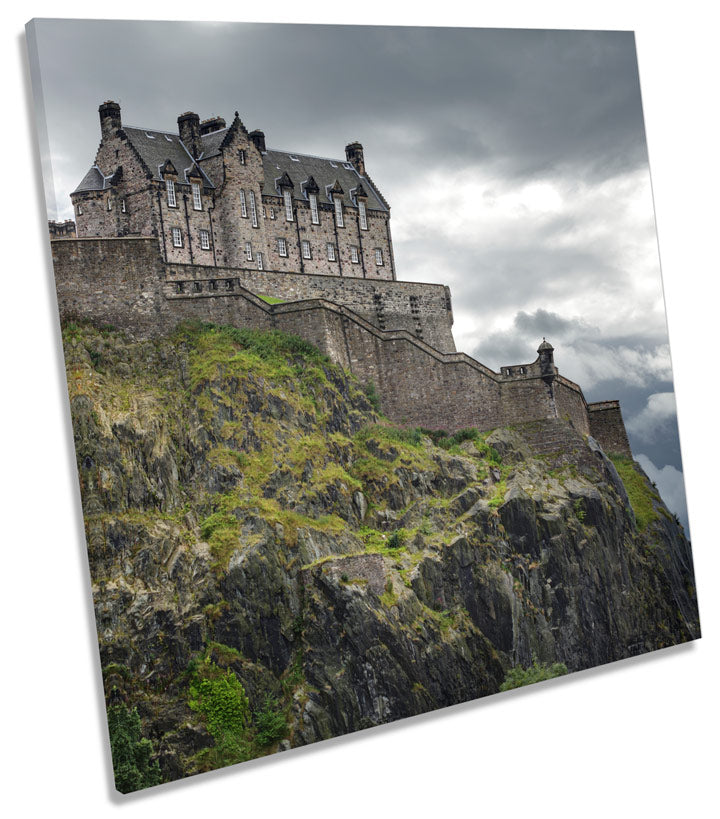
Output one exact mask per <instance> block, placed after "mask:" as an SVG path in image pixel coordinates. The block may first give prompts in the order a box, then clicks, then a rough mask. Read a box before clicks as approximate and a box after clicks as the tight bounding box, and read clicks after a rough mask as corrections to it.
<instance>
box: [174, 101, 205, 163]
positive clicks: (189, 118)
mask: <svg viewBox="0 0 720 819" xmlns="http://www.w3.org/2000/svg"><path fill="white" fill-rule="evenodd" d="M178 132H179V134H180V139H181V140H182V141H183V142H184V143H185V147H186V148H187V149H188V151H189V152H190V153H191V154H192V156H193V158H194V159H197V157H198V156H199V155H200V150H201V149H200V117H199V116H198V115H197V114H194V113H193V112H192V111H186V112H185V113H184V114H181V115H180V116H179V117H178Z"/></svg>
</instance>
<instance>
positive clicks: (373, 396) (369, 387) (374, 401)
mask: <svg viewBox="0 0 720 819" xmlns="http://www.w3.org/2000/svg"><path fill="white" fill-rule="evenodd" d="M363 392H364V393H365V397H366V398H367V400H368V401H369V402H370V406H371V407H372V408H373V409H374V410H375V412H380V396H379V395H378V392H377V390H376V389H375V382H374V381H368V382H367V384H365V386H364V387H363Z"/></svg>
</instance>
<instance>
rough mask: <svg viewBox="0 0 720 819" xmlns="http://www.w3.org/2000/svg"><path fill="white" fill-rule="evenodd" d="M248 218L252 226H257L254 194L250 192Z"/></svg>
mask: <svg viewBox="0 0 720 819" xmlns="http://www.w3.org/2000/svg"><path fill="white" fill-rule="evenodd" d="M250 217H251V218H252V226H253V227H257V226H258V218H257V208H256V207H255V194H254V192H253V191H250Z"/></svg>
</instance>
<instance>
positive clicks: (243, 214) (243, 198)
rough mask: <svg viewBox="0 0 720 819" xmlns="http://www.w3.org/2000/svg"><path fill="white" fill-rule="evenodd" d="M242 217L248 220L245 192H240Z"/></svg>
mask: <svg viewBox="0 0 720 819" xmlns="http://www.w3.org/2000/svg"><path fill="white" fill-rule="evenodd" d="M240 216H242V218H243V219H247V202H246V201H245V191H240Z"/></svg>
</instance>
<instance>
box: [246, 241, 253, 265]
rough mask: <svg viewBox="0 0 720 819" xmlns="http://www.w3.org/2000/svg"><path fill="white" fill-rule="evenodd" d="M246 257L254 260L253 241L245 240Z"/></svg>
mask: <svg viewBox="0 0 720 819" xmlns="http://www.w3.org/2000/svg"><path fill="white" fill-rule="evenodd" d="M245 258H246V259H247V260H248V261H249V262H251V261H252V242H245Z"/></svg>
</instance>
